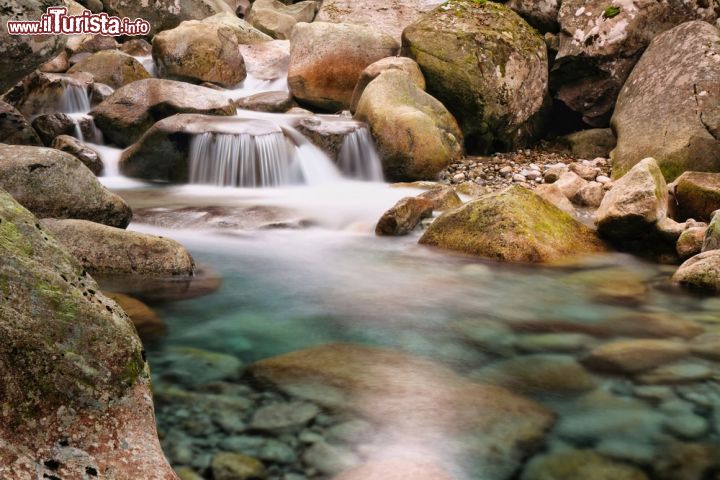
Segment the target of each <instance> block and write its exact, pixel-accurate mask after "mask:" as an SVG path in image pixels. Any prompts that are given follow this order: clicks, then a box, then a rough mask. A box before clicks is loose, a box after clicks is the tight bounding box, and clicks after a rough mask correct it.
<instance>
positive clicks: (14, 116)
mask: <svg viewBox="0 0 720 480" xmlns="http://www.w3.org/2000/svg"><path fill="white" fill-rule="evenodd" d="M0 143H7V144H10V145H35V146H41V145H42V142H41V141H40V137H38V134H37V132H36V131H35V130H33V128H32V127H31V126H30V123H29V122H28V121H27V119H26V118H25V117H23V115H22V114H21V113H20V112H18V111H17V109H16V108H15V107H13V106H12V105H10V104H9V103H5V102H3V101H0Z"/></svg>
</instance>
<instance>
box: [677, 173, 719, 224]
mask: <svg viewBox="0 0 720 480" xmlns="http://www.w3.org/2000/svg"><path fill="white" fill-rule="evenodd" d="M670 188H671V189H672V190H673V192H674V197H675V202H676V204H677V205H676V207H675V213H676V216H677V217H678V218H677V219H678V220H681V221H682V220H685V219H688V218H694V219H695V220H699V221H701V222H709V221H710V218H711V217H712V214H713V212H714V211H715V210H720V173H704V172H685V173H683V174H682V175H680V176H679V177H678V178H677V179H675V181H674V182H673V183H672V184H671V185H670Z"/></svg>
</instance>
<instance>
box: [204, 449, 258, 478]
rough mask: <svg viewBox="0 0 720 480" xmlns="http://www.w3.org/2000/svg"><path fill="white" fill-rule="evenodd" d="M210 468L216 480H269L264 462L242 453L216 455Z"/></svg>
mask: <svg viewBox="0 0 720 480" xmlns="http://www.w3.org/2000/svg"><path fill="white" fill-rule="evenodd" d="M210 468H211V469H212V474H213V478H214V479H215V480H262V479H264V478H267V472H266V471H265V466H264V465H263V464H262V462H260V461H259V460H257V459H255V458H252V457H248V456H247V455H242V454H240V453H230V452H220V453H216V454H215V456H214V457H213V459H212V465H211V467H210Z"/></svg>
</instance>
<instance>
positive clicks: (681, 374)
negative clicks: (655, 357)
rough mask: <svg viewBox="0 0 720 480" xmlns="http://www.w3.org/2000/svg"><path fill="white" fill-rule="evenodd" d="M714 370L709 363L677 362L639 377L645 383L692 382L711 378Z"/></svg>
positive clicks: (639, 380)
mask: <svg viewBox="0 0 720 480" xmlns="http://www.w3.org/2000/svg"><path fill="white" fill-rule="evenodd" d="M712 375H713V371H712V370H711V369H710V367H708V366H707V365H702V364H698V363H690V362H687V363H676V364H673V365H664V366H662V367H658V368H656V369H654V370H651V371H649V372H646V373H643V374H642V375H640V376H638V377H637V380H638V382H640V383H643V384H673V385H674V384H679V383H692V382H698V381H701V380H707V379H708V378H711V377H712Z"/></svg>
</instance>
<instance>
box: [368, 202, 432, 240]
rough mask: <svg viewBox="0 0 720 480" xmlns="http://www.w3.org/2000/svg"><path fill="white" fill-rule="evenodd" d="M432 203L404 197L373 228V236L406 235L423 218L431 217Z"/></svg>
mask: <svg viewBox="0 0 720 480" xmlns="http://www.w3.org/2000/svg"><path fill="white" fill-rule="evenodd" d="M432 212H433V202H432V201H430V200H428V199H426V198H420V197H405V198H403V199H402V200H400V201H399V202H398V203H396V204H395V206H394V207H392V208H391V209H390V210H388V211H387V212H385V213H384V214H383V216H382V217H380V220H379V221H378V223H377V225H376V226H375V235H381V236H400V235H407V234H408V233H410V232H411V231H412V230H413V229H414V228H415V227H417V226H418V224H419V223H420V221H421V220H422V219H423V218H428V217H430V216H432Z"/></svg>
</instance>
